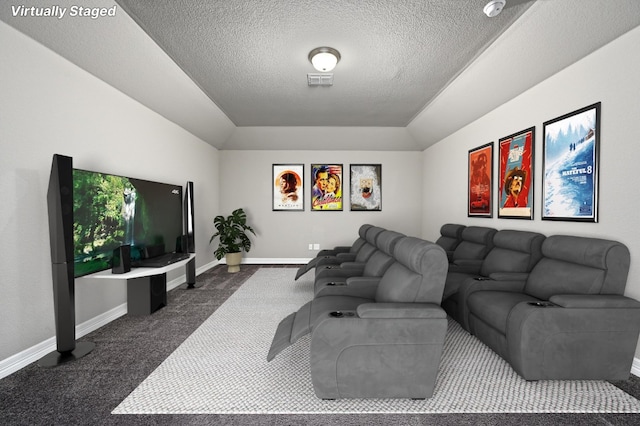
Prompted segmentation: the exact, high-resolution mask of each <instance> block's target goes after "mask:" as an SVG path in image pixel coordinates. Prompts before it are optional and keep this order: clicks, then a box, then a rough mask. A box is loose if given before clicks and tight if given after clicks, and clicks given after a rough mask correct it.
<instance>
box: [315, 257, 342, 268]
mask: <svg viewBox="0 0 640 426" xmlns="http://www.w3.org/2000/svg"><path fill="white" fill-rule="evenodd" d="M317 259H318V261H317V262H316V265H315V267H316V268H322V267H324V266H328V265H340V264H341V263H342V261H341V260H339V259H338V258H337V257H336V256H323V257H319V258H317Z"/></svg>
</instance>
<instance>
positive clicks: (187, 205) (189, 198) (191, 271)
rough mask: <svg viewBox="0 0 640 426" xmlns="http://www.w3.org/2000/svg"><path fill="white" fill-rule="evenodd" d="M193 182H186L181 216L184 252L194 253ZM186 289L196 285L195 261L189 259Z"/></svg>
mask: <svg viewBox="0 0 640 426" xmlns="http://www.w3.org/2000/svg"><path fill="white" fill-rule="evenodd" d="M193 193H194V189H193V182H191V181H189V182H187V187H186V188H185V191H184V201H183V209H184V214H183V215H182V217H183V220H184V235H185V237H186V247H184V246H183V249H184V251H185V252H189V253H195V252H196V231H195V205H194V201H193ZM186 275H187V288H195V284H196V260H195V259H191V260H190V261H189V262H187V266H186Z"/></svg>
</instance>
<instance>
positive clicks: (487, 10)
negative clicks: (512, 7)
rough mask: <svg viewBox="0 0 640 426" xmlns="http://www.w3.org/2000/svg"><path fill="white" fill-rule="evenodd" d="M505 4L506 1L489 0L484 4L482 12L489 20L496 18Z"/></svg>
mask: <svg viewBox="0 0 640 426" xmlns="http://www.w3.org/2000/svg"><path fill="white" fill-rule="evenodd" d="M505 4H507V0H491V1H490V2H489V3H487V4H486V6H485V7H484V9H482V11H483V12H484V14H485V15H487V16H488V17H489V18H493V17H494V16H498V15H499V14H500V12H502V9H504V6H505Z"/></svg>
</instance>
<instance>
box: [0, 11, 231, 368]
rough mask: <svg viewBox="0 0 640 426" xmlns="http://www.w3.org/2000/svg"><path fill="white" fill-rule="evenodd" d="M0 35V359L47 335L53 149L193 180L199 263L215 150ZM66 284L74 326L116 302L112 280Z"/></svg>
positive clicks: (29, 45) (17, 37) (154, 175)
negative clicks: (72, 291)
mask: <svg viewBox="0 0 640 426" xmlns="http://www.w3.org/2000/svg"><path fill="white" fill-rule="evenodd" d="M0 40H2V43H0V57H2V61H0V75H1V76H2V78H0V93H2V96H0V120H1V124H0V144H1V146H2V149H1V152H2V154H1V155H0V174H1V177H0V196H1V199H2V200H3V202H2V203H0V241H2V244H0V262H1V265H0V270H1V271H2V279H1V280H0V292H1V294H2V297H0V342H2V344H0V361H1V360H4V359H6V358H8V357H11V356H13V355H15V354H17V353H19V352H21V351H24V350H26V349H28V348H31V347H33V346H34V345H37V344H40V343H41V342H43V341H45V340H47V339H50V338H52V337H53V336H54V335H55V329H54V328H55V327H54V316H53V292H52V284H51V256H50V249H49V233H48V221H47V206H46V193H47V186H48V181H49V172H50V169H51V159H52V156H53V154H56V153H58V154H64V155H69V156H72V157H73V158H74V166H75V167H78V168H83V169H89V170H97V171H104V172H108V173H114V174H121V175H126V176H132V177H139V178H144V179H148V180H156V181H160V182H167V183H174V184H180V185H184V184H185V183H186V182H187V181H189V180H191V181H193V182H194V186H195V201H196V231H200V232H199V233H198V235H197V243H196V246H197V251H198V257H197V259H196V265H197V267H201V266H202V265H206V264H208V263H211V262H212V261H213V260H214V258H213V255H212V254H210V253H209V252H208V251H207V244H208V242H209V240H208V238H207V235H206V233H207V231H206V228H207V227H208V226H209V217H210V216H211V212H215V211H217V210H218V198H219V197H218V189H219V188H218V180H217V179H218V178H217V163H218V157H219V152H218V151H217V150H216V149H215V148H212V147H211V146H210V145H208V144H205V143H204V142H202V141H201V140H199V139H198V138H196V137H195V136H193V135H192V134H190V133H187V132H186V131H184V130H183V129H182V128H180V127H178V126H176V125H175V124H173V123H171V122H169V121H167V120H166V119H164V118H163V117H161V116H159V115H158V114H156V113H154V112H152V111H150V110H149V109H147V108H145V107H143V106H142V105H141V104H139V103H138V102H136V101H134V100H132V99H131V98H128V97H127V96H125V95H123V94H122V93H121V92H119V91H117V90H115V89H114V88H112V87H111V86H109V85H107V84H106V83H104V82H102V81H100V80H98V79H96V78H95V77H93V76H92V75H90V74H89V73H87V72H86V71H83V70H82V69H80V68H78V67H76V66H75V65H73V64H71V63H70V62H68V61H66V60H65V59H63V58H61V57H60V56H58V55H56V54H54V53H52V52H51V51H50V50H48V49H46V48H44V47H43V46H41V45H40V44H37V43H35V42H34V41H33V40H31V39H29V38H27V37H26V36H24V35H22V34H21V33H19V32H17V31H16V30H14V29H13V28H11V27H9V26H7V25H6V24H4V23H3V22H0ZM169 279H170V280H171V279H172V276H169ZM76 281H77V282H78V283H77V285H76V306H77V311H76V313H77V315H76V322H77V324H81V323H83V322H86V321H89V320H91V319H92V318H94V317H96V316H97V315H101V314H104V313H105V312H107V311H109V310H112V309H114V308H115V307H118V306H119V305H122V304H123V303H126V288H125V284H124V282H122V281H116V282H104V281H103V282H97V283H95V282H85V281H84V280H82V281H83V282H81V283H80V282H79V281H80V280H76ZM94 281H95V280H94Z"/></svg>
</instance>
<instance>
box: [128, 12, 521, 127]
mask: <svg viewBox="0 0 640 426" xmlns="http://www.w3.org/2000/svg"><path fill="white" fill-rule="evenodd" d="M118 3H119V4H121V5H122V6H123V7H124V8H125V9H126V11H127V12H128V13H129V15H130V16H132V17H133V19H134V20H135V21H136V22H137V23H138V24H139V25H140V26H141V27H142V28H143V29H144V30H145V31H146V32H147V33H148V34H149V35H150V36H151V38H153V39H154V40H155V41H156V42H157V43H158V45H160V46H161V47H162V48H163V49H164V50H165V51H166V52H167V53H168V55H169V56H170V57H171V58H173V60H175V61H176V63H177V64H178V65H179V66H180V67H181V68H182V69H183V70H185V72H186V73H187V74H188V75H189V76H191V78H192V79H193V80H194V81H195V82H196V83H197V84H198V85H199V86H200V88H201V89H202V90H204V92H205V93H207V95H208V96H209V97H210V98H211V99H213V101H214V102H215V103H216V104H217V105H218V106H219V107H220V108H221V109H222V111H223V112H224V113H225V114H226V115H227V116H228V117H229V118H230V119H231V120H232V121H233V122H234V124H235V125H237V126H406V125H407V124H408V123H409V122H410V121H411V120H412V119H413V118H414V117H415V116H416V114H418V113H419V112H420V110H421V109H422V108H423V107H424V106H425V105H426V104H427V103H428V102H429V101H430V100H431V99H433V97H434V96H435V95H437V94H438V93H439V92H440V90H442V88H443V87H445V86H446V85H447V84H448V83H449V82H450V81H451V80H452V79H453V78H454V77H455V76H456V75H457V74H458V73H459V72H460V71H461V70H462V69H464V68H465V67H466V66H467V65H468V64H469V63H470V62H471V61H472V60H473V59H474V58H475V57H476V56H477V55H478V54H479V53H481V52H482V51H483V50H484V49H485V48H486V46H487V45H488V44H490V43H491V42H492V41H493V40H494V39H495V38H496V37H497V36H498V35H499V34H501V33H502V32H503V31H504V30H505V29H506V28H507V27H508V26H509V25H510V24H511V23H512V22H513V21H514V20H515V19H517V17H518V16H519V15H520V14H521V13H522V12H523V11H524V10H526V8H527V7H529V6H530V4H531V2H526V1H517V0H510V1H509V7H507V8H505V10H504V11H503V12H502V13H501V14H500V15H499V16H497V17H495V18H492V19H490V18H488V17H487V16H486V15H485V14H484V13H483V12H482V8H483V6H484V4H485V3H486V0H464V1H460V0H457V1H451V0H448V1H446V0H431V1H425V0H422V1H416V0H393V1H389V0H386V1H382V0H354V1H345V0H322V1H316V0H313V1H311V0H295V1H282V0H233V1H228V0H227V1H206V2H205V1H203V2H193V1H188V0H118ZM318 46H330V47H334V48H336V49H338V51H340V53H341V56H342V59H341V61H340V63H339V64H338V66H337V67H336V68H335V70H334V71H333V72H334V84H333V86H332V87H309V86H308V85H307V73H309V72H316V71H315V70H314V69H313V67H312V66H311V64H310V62H309V61H308V58H307V57H308V54H309V51H311V50H312V49H313V48H315V47H318Z"/></svg>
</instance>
